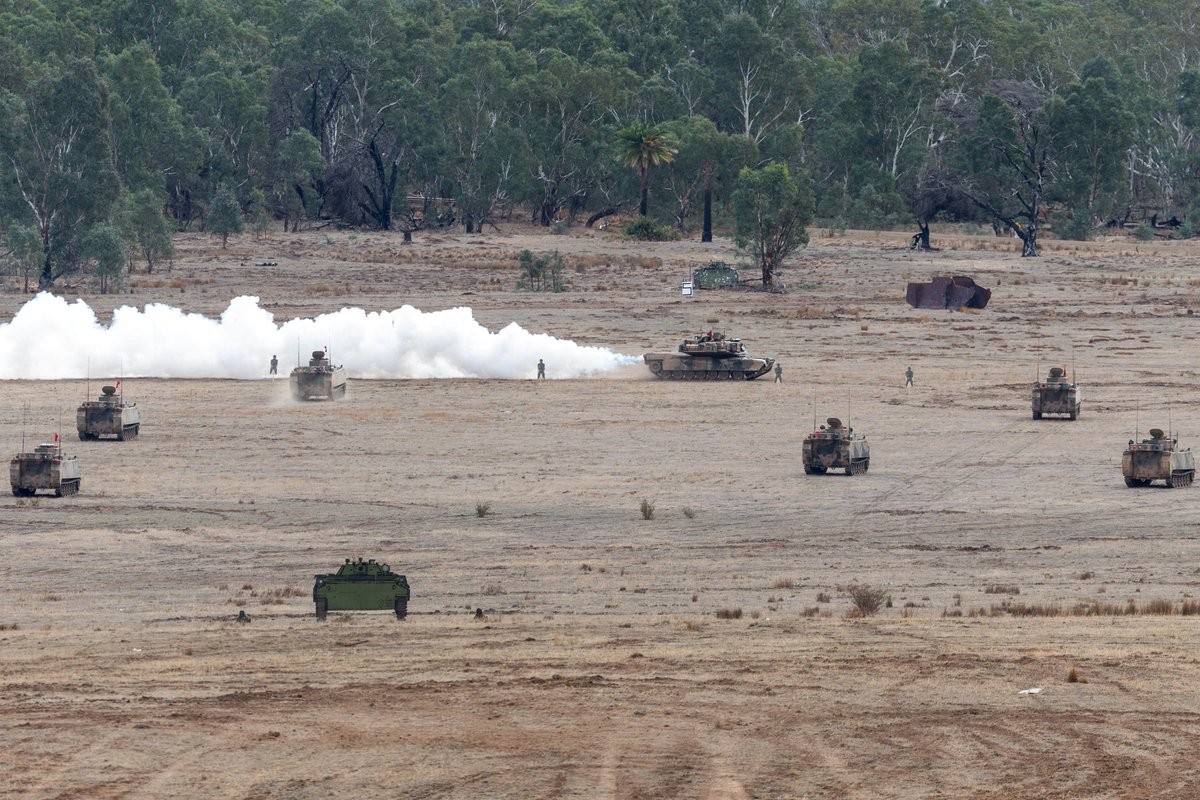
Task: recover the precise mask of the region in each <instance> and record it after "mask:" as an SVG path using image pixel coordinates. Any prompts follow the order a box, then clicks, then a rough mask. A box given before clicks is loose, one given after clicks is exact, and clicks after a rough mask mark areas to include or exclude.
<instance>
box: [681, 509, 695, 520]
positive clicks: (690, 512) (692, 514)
mask: <svg viewBox="0 0 1200 800" xmlns="http://www.w3.org/2000/svg"><path fill="white" fill-rule="evenodd" d="M683 515H684V516H685V517H687V518H688V519H695V518H696V510H695V509H694V508H692V507H691V506H684V507H683Z"/></svg>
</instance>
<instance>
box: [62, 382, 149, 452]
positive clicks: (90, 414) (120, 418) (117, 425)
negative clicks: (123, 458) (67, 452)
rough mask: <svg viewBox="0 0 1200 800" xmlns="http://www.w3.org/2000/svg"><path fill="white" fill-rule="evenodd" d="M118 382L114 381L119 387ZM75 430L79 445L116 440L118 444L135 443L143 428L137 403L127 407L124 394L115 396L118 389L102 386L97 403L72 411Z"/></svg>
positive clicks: (89, 402) (128, 404) (93, 402)
mask: <svg viewBox="0 0 1200 800" xmlns="http://www.w3.org/2000/svg"><path fill="white" fill-rule="evenodd" d="M120 383H121V382H120V381H117V384H118V386H119V385H120ZM75 427H76V428H77V429H78V430H79V438H80V439H81V440H82V441H85V442H86V441H87V440H88V439H99V438H100V437H101V436H115V437H116V438H117V441H119V442H124V441H126V440H127V439H134V438H136V437H137V435H138V431H139V430H140V429H141V427H142V419H141V416H140V415H139V414H138V409H137V403H126V402H125V393H124V392H121V394H119V395H118V394H117V386H105V387H103V388H102V389H101V390H100V397H99V398H98V399H96V400H85V401H83V405H81V406H80V407H79V408H78V409H77V410H76V411H75Z"/></svg>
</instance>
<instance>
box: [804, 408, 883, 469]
mask: <svg viewBox="0 0 1200 800" xmlns="http://www.w3.org/2000/svg"><path fill="white" fill-rule="evenodd" d="M801 457H802V458H803V460H804V474H805V475H824V474H825V473H826V472H828V471H829V470H831V469H844V470H846V474H847V475H861V474H862V473H864V472H866V471H867V470H868V469H870V467H871V446H870V445H869V444H867V437H866V436H855V435H854V428H847V427H846V426H844V425H842V421H841V420H840V419H838V418H837V417H830V418H829V419H827V420H825V424H824V425H822V426H821V427H820V428H819V429H818V430H815V431H813V432H812V433H810V434H809V435H808V436H805V437H804V444H803V446H802V449H801Z"/></svg>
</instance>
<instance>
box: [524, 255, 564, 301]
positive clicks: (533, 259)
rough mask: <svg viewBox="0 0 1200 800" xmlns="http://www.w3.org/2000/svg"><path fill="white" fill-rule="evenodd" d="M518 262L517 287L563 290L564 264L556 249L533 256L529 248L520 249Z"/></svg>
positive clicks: (552, 290)
mask: <svg viewBox="0 0 1200 800" xmlns="http://www.w3.org/2000/svg"><path fill="white" fill-rule="evenodd" d="M520 264H521V277H520V278H518V279H517V288H518V289H530V290H532V291H535V292H561V291H565V289H566V285H565V284H564V283H563V277H562V274H563V268H564V267H565V266H566V265H565V263H564V261H563V257H562V256H561V255H560V254H559V252H558V251H557V250H555V251H554V252H553V253H551V254H550V255H548V256H534V254H533V253H532V252H530V251H529V250H522V251H521V256H520Z"/></svg>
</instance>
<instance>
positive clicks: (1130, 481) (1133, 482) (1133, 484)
mask: <svg viewBox="0 0 1200 800" xmlns="http://www.w3.org/2000/svg"><path fill="white" fill-rule="evenodd" d="M1125 485H1126V486H1128V487H1129V488H1130V489H1136V488H1137V487H1139V486H1141V485H1142V482H1141V481H1139V480H1138V479H1137V478H1130V477H1129V476H1126V477H1125Z"/></svg>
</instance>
